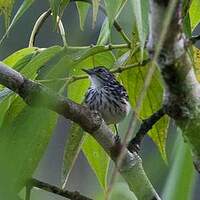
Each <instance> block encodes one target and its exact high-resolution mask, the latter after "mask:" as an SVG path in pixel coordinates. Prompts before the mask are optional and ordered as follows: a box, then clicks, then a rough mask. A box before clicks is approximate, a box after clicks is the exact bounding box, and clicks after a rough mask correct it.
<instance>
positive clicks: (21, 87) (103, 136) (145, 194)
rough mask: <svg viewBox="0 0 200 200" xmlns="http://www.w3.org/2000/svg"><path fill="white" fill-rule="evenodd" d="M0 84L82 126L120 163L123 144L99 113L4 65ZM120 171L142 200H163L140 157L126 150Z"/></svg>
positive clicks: (0, 68)
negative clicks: (145, 170) (117, 141)
mask: <svg viewBox="0 0 200 200" xmlns="http://www.w3.org/2000/svg"><path fill="white" fill-rule="evenodd" d="M0 84H2V85H4V86H6V87H8V88H9V89H11V90H12V91H14V92H16V93H17V94H19V95H20V96H21V97H22V98H23V100H24V101H25V102H26V103H27V104H28V105H30V106H36V107H41V106H42V107H46V108H48V109H50V110H52V111H55V112H57V113H58V114H61V115H63V116H64V117H65V118H67V119H70V120H72V121H74V122H76V123H77V124H79V125H80V126H81V127H82V128H83V129H84V130H85V131H87V132H88V133H89V134H91V135H92V136H93V137H94V138H95V139H96V140H97V142H98V143H99V144H100V145H101V146H102V148H103V149H104V150H105V151H106V152H107V154H108V155H109V156H110V157H111V159H112V160H113V161H114V162H116V160H117V158H118V155H119V154H120V150H121V146H122V144H120V143H117V144H116V141H115V136H114V134H113V133H112V131H111V130H110V129H109V128H108V126H107V125H106V124H105V122H104V121H103V120H102V118H101V116H100V115H99V113H97V112H95V111H91V110H89V108H87V107H86V106H83V105H79V104H77V103H75V102H73V101H71V100H70V99H66V98H64V97H63V96H60V95H59V94H56V93H54V92H53V91H52V90H50V89H49V88H47V87H45V86H43V85H41V84H38V83H36V82H33V81H31V80H28V79H26V78H25V77H23V76H22V75H21V74H20V73H18V72H16V71H15V70H13V69H11V68H9V67H8V66H6V65H5V64H3V63H0ZM118 170H119V172H120V173H121V175H122V176H123V177H124V179H125V180H126V182H127V183H128V185H129V188H130V190H132V191H133V192H134V193H135V195H136V196H137V198H138V199H139V200H148V199H152V198H153V197H155V198H156V199H157V200H159V199H160V198H159V196H158V194H157V193H156V191H155V190H154V188H153V186H152V185H151V183H150V181H149V180H148V178H147V176H146V174H145V172H144V170H143V167H142V160H141V158H140V157H139V156H138V155H137V153H135V152H133V153H131V152H129V151H128V149H125V153H124V158H123V161H122V165H121V166H120V168H119V169H118Z"/></svg>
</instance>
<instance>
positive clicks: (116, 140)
mask: <svg viewBox="0 0 200 200" xmlns="http://www.w3.org/2000/svg"><path fill="white" fill-rule="evenodd" d="M114 127H115V132H116V135H115V143H116V144H118V143H121V139H120V136H119V132H118V128H117V125H116V124H114Z"/></svg>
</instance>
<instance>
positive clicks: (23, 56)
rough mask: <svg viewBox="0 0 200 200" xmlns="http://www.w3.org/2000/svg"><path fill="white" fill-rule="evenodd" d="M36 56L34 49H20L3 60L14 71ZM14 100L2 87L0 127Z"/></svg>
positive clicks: (9, 91) (12, 95)
mask: <svg viewBox="0 0 200 200" xmlns="http://www.w3.org/2000/svg"><path fill="white" fill-rule="evenodd" d="M36 54H37V49H36V48H25V49H21V50H19V51H17V52H15V53H13V54H11V55H10V56H8V57H7V58H6V59H4V60H3V62H4V63H5V64H7V65H8V66H9V67H12V68H14V69H16V70H20V69H22V68H23V67H24V66H25V65H26V64H27V63H28V62H29V61H30V60H31V59H32V58H33V57H34V56H35V55H36ZM15 98H16V96H15V95H14V93H13V92H12V91H11V90H9V89H7V88H4V87H3V86H2V90H1V91H0V113H1V115H0V126H1V123H2V121H3V119H4V115H5V113H6V112H7V110H8V109H9V106H10V105H11V103H12V101H13V100H14V99H15Z"/></svg>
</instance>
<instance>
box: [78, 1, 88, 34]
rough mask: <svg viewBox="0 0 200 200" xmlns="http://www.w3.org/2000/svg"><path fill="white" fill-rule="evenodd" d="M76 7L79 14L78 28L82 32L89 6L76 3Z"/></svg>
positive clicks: (84, 3) (83, 3)
mask: <svg viewBox="0 0 200 200" xmlns="http://www.w3.org/2000/svg"><path fill="white" fill-rule="evenodd" d="M76 6H77V9H78V14H79V22H80V28H81V30H82V31H83V27H84V24H85V20H86V17H87V14H88V10H89V7H90V5H89V4H88V3H86V2H76Z"/></svg>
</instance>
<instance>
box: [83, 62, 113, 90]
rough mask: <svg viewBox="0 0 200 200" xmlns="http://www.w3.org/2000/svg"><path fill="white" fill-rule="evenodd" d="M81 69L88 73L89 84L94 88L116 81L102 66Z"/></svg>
mask: <svg viewBox="0 0 200 200" xmlns="http://www.w3.org/2000/svg"><path fill="white" fill-rule="evenodd" d="M82 70H83V71H84V72H86V73H87V74H88V75H89V78H90V81H91V84H92V85H91V86H92V87H94V88H101V87H103V86H105V85H107V84H108V83H114V82H116V79H115V77H114V75H113V74H112V73H111V72H110V71H109V70H108V69H106V68H105V67H103V66H98V67H95V68H92V69H82Z"/></svg>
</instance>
